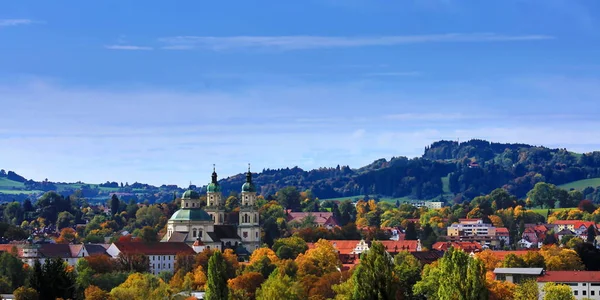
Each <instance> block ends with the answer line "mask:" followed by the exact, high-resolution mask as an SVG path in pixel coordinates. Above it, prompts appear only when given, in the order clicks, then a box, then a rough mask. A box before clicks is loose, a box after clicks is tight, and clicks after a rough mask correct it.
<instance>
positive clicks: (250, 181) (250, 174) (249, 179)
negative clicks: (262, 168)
mask: <svg viewBox="0 0 600 300" xmlns="http://www.w3.org/2000/svg"><path fill="white" fill-rule="evenodd" d="M246 182H247V183H252V172H250V163H248V173H246Z"/></svg>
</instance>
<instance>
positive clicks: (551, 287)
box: [542, 282, 575, 300]
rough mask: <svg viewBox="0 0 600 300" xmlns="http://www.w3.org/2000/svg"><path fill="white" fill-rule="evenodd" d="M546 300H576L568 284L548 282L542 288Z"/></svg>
mask: <svg viewBox="0 0 600 300" xmlns="http://www.w3.org/2000/svg"><path fill="white" fill-rule="evenodd" d="M542 290H543V291H544V300H571V299H573V300H575V296H573V292H572V291H571V288H570V287H569V286H568V285H566V284H558V283H554V282H547V283H546V284H544V287H543V288H542Z"/></svg>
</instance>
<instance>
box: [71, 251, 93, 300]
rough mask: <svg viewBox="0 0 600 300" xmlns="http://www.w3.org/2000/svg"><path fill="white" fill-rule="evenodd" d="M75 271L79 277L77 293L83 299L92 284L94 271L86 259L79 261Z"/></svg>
mask: <svg viewBox="0 0 600 300" xmlns="http://www.w3.org/2000/svg"><path fill="white" fill-rule="evenodd" d="M75 270H76V271H77V276H76V277H75V286H76V293H77V295H78V296H79V297H81V295H83V293H84V291H85V289H86V288H87V287H88V286H90V285H91V284H92V278H93V276H94V270H92V268H91V267H90V265H89V263H88V261H87V260H86V259H80V260H78V261H77V265H75Z"/></svg>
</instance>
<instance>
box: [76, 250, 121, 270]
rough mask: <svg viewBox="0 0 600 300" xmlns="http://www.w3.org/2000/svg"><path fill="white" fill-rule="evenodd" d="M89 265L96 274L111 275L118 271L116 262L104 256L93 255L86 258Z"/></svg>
mask: <svg viewBox="0 0 600 300" xmlns="http://www.w3.org/2000/svg"><path fill="white" fill-rule="evenodd" d="M84 259H85V260H86V261H87V263H88V265H89V266H90V268H92V270H94V272H95V273H110V272H113V271H114V270H116V268H117V266H116V262H115V261H114V260H113V259H112V258H110V257H109V256H106V255H103V254H93V255H90V256H86V257H84Z"/></svg>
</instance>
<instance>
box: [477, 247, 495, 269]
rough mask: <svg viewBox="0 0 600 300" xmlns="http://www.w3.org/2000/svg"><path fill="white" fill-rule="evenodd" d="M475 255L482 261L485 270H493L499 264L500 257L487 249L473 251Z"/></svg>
mask: <svg viewBox="0 0 600 300" xmlns="http://www.w3.org/2000/svg"><path fill="white" fill-rule="evenodd" d="M475 257H476V258H477V259H480V260H481V261H483V264H484V265H485V269H486V270H487V271H493V270H494V269H495V268H496V267H497V266H498V265H499V264H500V259H499V258H498V257H497V256H496V255H494V251H492V250H489V249H487V250H484V251H481V252H479V253H475Z"/></svg>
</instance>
